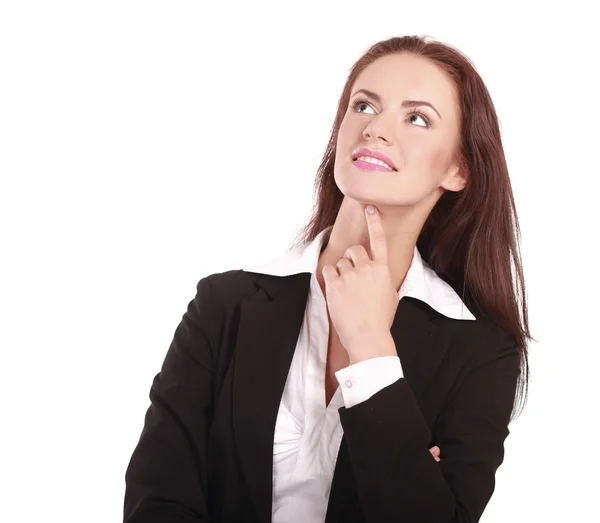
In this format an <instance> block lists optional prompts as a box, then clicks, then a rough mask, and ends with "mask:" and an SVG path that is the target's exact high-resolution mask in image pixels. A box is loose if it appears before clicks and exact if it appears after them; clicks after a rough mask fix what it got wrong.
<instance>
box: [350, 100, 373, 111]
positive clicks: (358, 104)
mask: <svg viewBox="0 0 600 523" xmlns="http://www.w3.org/2000/svg"><path fill="white" fill-rule="evenodd" d="M363 105H364V106H365V107H367V108H369V109H371V106H370V105H369V104H368V103H367V102H364V101H361V100H357V101H356V102H354V104H353V107H354V109H355V110H356V111H358V112H359V113H362V112H363V111H361V110H360V109H359V108H360V107H362V106H363Z"/></svg>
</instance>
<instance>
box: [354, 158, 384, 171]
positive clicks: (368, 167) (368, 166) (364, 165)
mask: <svg viewBox="0 0 600 523" xmlns="http://www.w3.org/2000/svg"><path fill="white" fill-rule="evenodd" d="M352 163H353V164H354V165H356V167H358V168H359V169H362V170H363V171H379V172H385V173H391V172H393V170H392V169H388V168H387V167H384V166H383V165H379V164H376V163H370V162H365V161H363V160H354V161H353V162H352Z"/></svg>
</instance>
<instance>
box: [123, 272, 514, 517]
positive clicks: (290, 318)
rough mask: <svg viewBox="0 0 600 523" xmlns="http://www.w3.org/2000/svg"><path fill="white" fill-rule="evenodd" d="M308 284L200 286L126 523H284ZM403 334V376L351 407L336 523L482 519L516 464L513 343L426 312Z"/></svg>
mask: <svg viewBox="0 0 600 523" xmlns="http://www.w3.org/2000/svg"><path fill="white" fill-rule="evenodd" d="M309 283H310V274H308V273H301V274H296V275H292V276H286V277H277V276H269V275H259V274H255V273H250V272H244V271H239V270H236V271H228V272H223V273H218V274H212V275H210V276H208V277H206V278H203V279H201V280H200V281H199V283H198V286H197V294H196V296H195V298H194V299H193V300H192V301H191V302H190V303H189V305H188V308H187V312H186V313H185V314H184V315H183V318H182V320H181V323H180V324H179V325H178V326H177V329H176V330H175V334H174V338H173V341H172V343H171V345H170V347H169V350H168V352H167V354H166V357H165V360H164V363H163V365H162V368H161V371H160V373H159V374H157V375H156V377H155V378H154V381H153V383H152V387H151V389H150V400H151V405H150V407H149V409H148V411H147V413H146V417H145V423H144V427H143V431H142V434H141V436H140V440H139V442H138V444H137V446H136V448H135V450H134V452H133V455H132V457H131V460H130V462H129V465H128V468H127V471H126V474H125V481H126V490H125V503H124V521H125V522H126V523H172V522H175V521H177V522H193V521H195V522H200V521H203V522H209V521H210V522H212V523H217V522H218V523H267V522H270V521H271V502H272V466H273V460H272V452H273V435H274V429H275V420H276V417H277V411H278V408H279V402H280V399H281V395H282V393H283V388H284V385H285V382H286V377H287V373H288V370H289V367H290V364H291V361H292V355H293V353H294V349H295V346H296V342H297V339H298V335H299V332H300V327H301V325H302V321H303V316H304V311H305V307H306V302H307V297H308V291H309ZM473 313H474V314H475V311H473ZM476 316H477V314H476ZM391 332H392V335H393V338H394V341H395V343H396V348H397V351H398V355H399V357H400V360H401V362H402V368H403V371H404V378H401V379H400V380H398V381H397V382H395V383H393V384H392V385H389V386H388V387H386V388H384V389H382V390H381V391H379V392H378V393H376V394H375V395H374V396H372V397H371V398H370V399H368V400H367V401H364V402H363V403H361V404H359V405H356V406H354V407H352V408H350V409H346V408H344V407H342V408H340V409H339V415H340V419H341V423H342V427H343V430H344V437H343V439H342V444H341V448H340V451H339V455H338V459H337V463H336V468H335V473H334V477H333V483H332V487H331V494H330V498H329V505H328V509H327V517H326V522H327V523H334V522H340V523H342V522H343V523H359V522H361V523H362V522H368V523H382V522H396V521H398V522H400V521H401V522H406V523H408V522H410V523H416V522H428V523H437V522H439V523H450V522H461V523H463V522H465V523H466V522H474V521H478V520H479V518H480V516H481V514H482V512H483V510H484V508H485V506H486V504H487V503H488V501H489V499H490V497H491V495H492V492H493V491H494V484H495V481H494V476H495V472H496V469H497V468H498V467H499V466H500V464H501V463H502V461H503V458H504V446H503V443H504V440H505V438H506V436H507V435H508V433H509V431H508V428H507V426H508V423H509V418H510V414H511V410H512V407H513V400H514V396H515V390H516V384H517V378H518V375H519V356H518V351H517V346H516V343H515V340H514V339H513V338H512V337H511V336H509V335H508V334H506V333H505V332H504V331H502V330H501V329H499V328H498V327H496V326H495V325H494V324H493V323H492V322H491V321H489V320H486V319H482V318H481V317H478V319H477V320H472V321H463V320H453V319H450V318H447V317H445V316H442V315H441V314H439V313H437V312H436V311H435V310H433V309H432V308H431V307H429V306H428V305H426V304H425V303H423V302H421V301H419V300H416V299H412V298H403V299H402V300H401V301H400V302H399V305H398V309H397V312H396V315H395V319H394V323H393V326H392V329H391ZM433 445H438V446H439V447H440V449H441V455H440V458H441V461H440V462H439V463H438V462H436V461H435V459H434V458H433V456H432V455H431V453H430V452H429V448H430V447H432V446H433ZM299 523H304V522H299ZM306 523H313V522H306ZM315 523H317V522H315Z"/></svg>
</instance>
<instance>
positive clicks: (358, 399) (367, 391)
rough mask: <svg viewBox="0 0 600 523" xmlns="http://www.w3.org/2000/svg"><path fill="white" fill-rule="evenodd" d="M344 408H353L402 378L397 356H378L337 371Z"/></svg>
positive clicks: (402, 374) (336, 375)
mask: <svg viewBox="0 0 600 523" xmlns="http://www.w3.org/2000/svg"><path fill="white" fill-rule="evenodd" d="M335 377H336V378H337V380H338V383H339V384H340V387H341V389H342V396H343V397H344V404H345V406H346V408H350V407H353V406H354V405H357V404H359V403H362V402H363V401H366V400H368V399H369V398H370V397H371V396H373V395H374V394H376V393H377V392H379V391H380V390H381V389H384V388H385V387H387V386H388V385H391V384H392V383H394V382H395V381H398V380H399V379H400V378H403V377H404V373H403V371H402V365H401V363H400V358H399V357H398V356H380V357H378V358H371V359H368V360H364V361H361V362H359V363H355V364H354V365H350V366H349V367H345V368H343V369H340V370H338V371H337V372H336V373H335Z"/></svg>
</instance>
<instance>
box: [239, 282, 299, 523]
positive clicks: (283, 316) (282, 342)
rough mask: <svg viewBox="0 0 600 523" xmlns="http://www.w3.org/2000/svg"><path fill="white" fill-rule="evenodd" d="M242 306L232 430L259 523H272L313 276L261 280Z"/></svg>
mask: <svg viewBox="0 0 600 523" xmlns="http://www.w3.org/2000/svg"><path fill="white" fill-rule="evenodd" d="M255 284H256V286H257V287H258V289H262V290H259V291H258V292H257V293H256V294H255V295H254V296H253V297H251V298H249V299H248V300H247V301H245V302H244V303H242V306H241V313H240V321H239V327H238V337H237V345H236V350H235V357H234V358H235V359H234V382H233V414H232V416H233V429H234V438H235V441H236V445H237V450H238V455H239V459H240V462H241V467H242V471H243V474H244V476H245V480H246V484H247V486H248V489H249V491H250V493H251V496H252V499H253V502H254V505H255V508H256V512H257V515H258V517H259V520H260V521H261V522H264V523H268V522H270V521H271V512H272V488H273V487H272V480H273V437H274V432H275V422H276V419H277V413H278V410H279V404H280V401H281V396H282V394H283V389H284V387H285V382H286V379H287V375H288V371H289V368H290V365H291V362H292V357H293V355H294V350H295V348H296V344H297V341H298V336H299V334H300V329H301V327H302V321H303V318H304V311H305V309H306V302H307V298H308V291H309V287H310V274H309V273H300V274H297V275H293V276H287V277H275V276H261V277H259V278H258V279H257V281H256V282H255Z"/></svg>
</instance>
